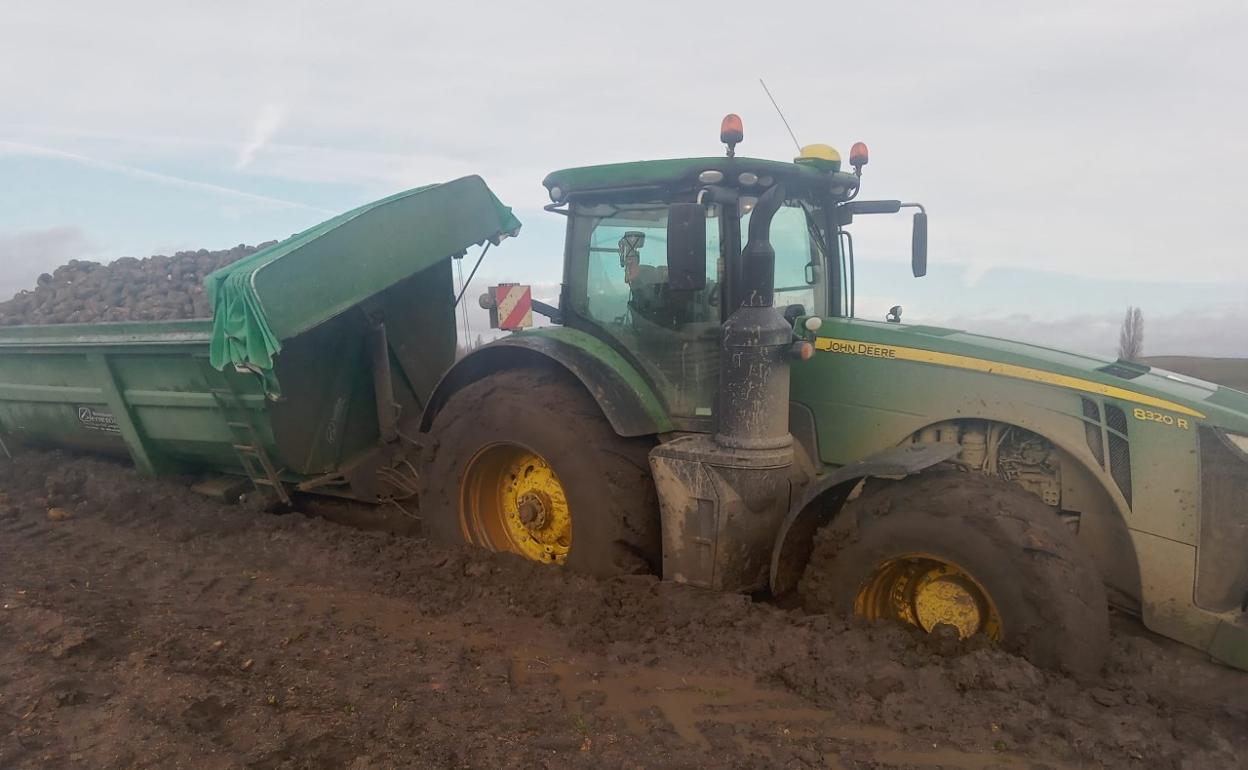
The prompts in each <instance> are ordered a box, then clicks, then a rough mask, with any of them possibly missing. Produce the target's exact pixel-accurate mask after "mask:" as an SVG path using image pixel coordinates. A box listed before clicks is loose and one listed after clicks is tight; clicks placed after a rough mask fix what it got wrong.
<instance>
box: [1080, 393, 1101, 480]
mask: <svg viewBox="0 0 1248 770" xmlns="http://www.w3.org/2000/svg"><path fill="white" fill-rule="evenodd" d="M1083 416H1084V419H1085V420H1087V422H1085V423H1084V424H1083V433H1084V436H1085V437H1086V438H1087V440H1088V450H1089V451H1091V452H1092V456H1093V457H1095V458H1096V461H1097V462H1098V463H1100V465H1101V467H1102V468H1104V467H1105V440H1104V439H1103V438H1101V408H1100V407H1099V406H1097V404H1096V402H1095V401H1093V400H1092V399H1090V398H1085V399H1083Z"/></svg>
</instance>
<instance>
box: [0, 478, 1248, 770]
mask: <svg viewBox="0 0 1248 770" xmlns="http://www.w3.org/2000/svg"><path fill="white" fill-rule="evenodd" d="M0 490H2V491H3V498H0V606H2V608H0V767H3V768H35V767H40V768H42V767H90V768H131V767H160V768H173V767H196V768H201V767H202V768H235V767H247V768H258V769H259V768H266V769H268V768H271V769H277V768H349V769H352V770H362V769H363V768H373V767H483V768H493V767H517V768H531V767H538V768H541V767H545V768H564V767H572V768H576V767H586V768H589V767H593V768H616V767H620V768H724V767H743V768H755V767H756V768H764V767H784V768H808V767H818V768H888V767H948V768H1071V767H1139V768H1145V767H1147V768H1231V767H1241V766H1243V758H1244V757H1248V675H1245V674H1243V673H1241V672H1236V671H1231V670H1228V669H1225V668H1221V667H1218V666H1216V665H1213V664H1211V663H1208V662H1206V661H1205V660H1203V659H1202V658H1201V656H1200V655H1199V654H1197V653H1196V652H1194V651H1192V650H1189V649H1187V648H1183V647H1180V646H1177V645H1174V644H1171V643H1168V642H1166V641H1164V640H1161V639H1158V638H1157V637H1154V636H1151V635H1149V634H1148V633H1147V632H1145V631H1143V630H1142V629H1141V628H1140V627H1139V626H1138V625H1136V624H1134V623H1133V622H1132V621H1129V620H1126V619H1122V618H1118V619H1116V620H1115V626H1116V627H1115V633H1114V640H1113V646H1112V651H1111V656H1110V663H1109V665H1108V666H1107V669H1106V670H1105V672H1104V674H1103V675H1102V676H1099V677H1097V678H1096V679H1094V680H1091V681H1085V682H1077V681H1075V680H1072V679H1068V678H1064V677H1061V676H1058V675H1055V674H1052V673H1048V672H1044V671H1040V670H1038V669H1036V668H1034V667H1032V666H1031V665H1030V664H1029V663H1027V662H1026V661H1024V660H1022V659H1020V658H1016V657H1013V656H1010V655H1007V654H1005V653H1003V652H1001V651H999V650H995V649H992V648H991V647H988V646H985V645H983V644H979V643H973V644H960V643H957V642H956V640H949V639H931V638H924V637H919V636H916V635H914V634H912V633H911V632H910V631H909V629H907V628H904V627H898V626H888V625H875V626H866V625H861V624H857V623H854V622H849V621H845V620H841V619H837V618H831V617H826V616H809V615H804V614H802V613H800V612H799V611H796V610H785V609H781V608H778V607H775V606H773V605H770V604H767V603H761V602H752V601H750V600H749V599H748V598H746V597H741V596H732V595H720V594H713V593H708V592H704V591H701V590H697V589H691V588H687V587H684V586H678V585H672V584H666V583H661V582H659V581H657V580H655V579H654V578H652V577H630V578H625V579H615V580H592V579H588V578H584V577H581V576H578V575H575V574H570V573H568V572H565V571H561V570H557V569H551V568H543V567H540V566H537V565H533V564H529V563H526V562H522V561H519V560H517V559H515V558H512V557H509V556H506V555H497V554H486V553H481V552H469V551H466V550H460V549H454V548H449V549H448V548H446V547H443V546H440V545H431V544H428V543H426V542H424V541H422V540H420V539H418V538H415V537H411V536H403V535H395V534H392V533H389V532H385V531H364V530H360V529H355V528H348V527H345V526H342V525H340V524H336V523H333V522H331V521H328V520H326V519H324V518H318V517H310V516H305V515H302V514H300V513H291V514H286V515H280V516H279V515H274V514H271V513H265V512H264V511H262V510H261V509H260V507H259V506H258V505H255V504H245V505H243V506H233V507H229V506H223V505H218V504H216V503H213V502H210V501H208V500H206V499H204V498H200V497H198V496H196V495H195V494H194V493H192V492H190V491H189V489H188V488H187V480H159V481H154V480H147V479H141V478H139V477H138V476H137V475H136V474H135V473H134V471H133V470H131V469H129V468H128V467H125V466H121V465H117V464H112V463H110V462H106V461H101V460H97V459H86V458H75V457H71V456H68V455H62V454H56V453H47V454H44V453H27V454H24V455H21V456H19V457H18V458H17V459H16V460H14V461H11V462H9V461H4V460H3V459H0ZM53 508H56V509H60V510H61V512H62V513H61V514H58V515H56V516H53V517H49V513H48V512H49V510H50V509H53ZM319 510H320V511H321V512H322V513H323V512H324V511H325V510H328V509H326V508H321V509H319ZM355 515H356V516H357V517H358V518H367V512H366V511H365V512H359V511H357V512H356V513H355Z"/></svg>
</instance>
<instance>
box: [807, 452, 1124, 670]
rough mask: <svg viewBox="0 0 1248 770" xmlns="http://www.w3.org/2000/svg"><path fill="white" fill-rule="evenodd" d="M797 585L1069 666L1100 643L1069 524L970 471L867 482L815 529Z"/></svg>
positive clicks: (1022, 494) (1096, 597)
mask: <svg viewBox="0 0 1248 770" xmlns="http://www.w3.org/2000/svg"><path fill="white" fill-rule="evenodd" d="M799 591H800V593H801V596H802V599H803V603H804V605H805V606H806V608H807V609H809V610H813V611H833V612H839V613H844V614H850V613H852V614H855V615H858V616H860V617H864V618H866V619H868V620H884V619H892V620H901V621H904V622H906V623H910V624H912V625H915V626H918V627H919V628H922V629H924V630H925V631H928V632H931V631H933V630H934V629H935V628H936V627H937V626H938V625H945V626H952V627H953V628H954V629H956V630H957V632H958V635H959V636H960V637H962V638H967V637H970V636H973V635H975V634H984V635H985V636H987V637H989V638H990V639H992V640H994V641H996V642H998V643H1000V645H1001V646H1002V647H1004V648H1005V649H1007V650H1010V651H1012V652H1016V653H1019V654H1021V655H1023V656H1024V657H1026V658H1028V659H1029V660H1030V661H1031V662H1032V663H1034V664H1036V665H1038V666H1041V667H1044V668H1051V669H1057V670H1061V671H1066V672H1067V673H1071V674H1075V675H1079V676H1086V675H1092V674H1095V673H1096V672H1097V671H1098V670H1099V669H1100V667H1101V665H1102V664H1103V662H1104V660H1105V656H1106V654H1107V651H1108V647H1109V615H1108V605H1107V601H1106V597H1105V588H1104V586H1103V585H1102V582H1101V578H1100V575H1099V573H1098V572H1097V569H1096V565H1095V564H1094V563H1093V562H1092V560H1091V558H1090V557H1089V556H1088V555H1087V554H1086V553H1085V552H1084V551H1083V550H1082V549H1081V548H1080V547H1079V545H1078V543H1077V542H1076V540H1075V536H1074V533H1072V532H1071V531H1070V529H1069V528H1068V527H1067V526H1066V525H1065V524H1064V523H1063V522H1062V521H1061V519H1059V518H1058V517H1057V516H1055V515H1054V514H1053V512H1052V511H1051V510H1050V509H1049V508H1048V507H1047V506H1045V505H1044V503H1042V502H1041V501H1040V500H1039V499H1037V498H1036V497H1035V496H1034V495H1032V494H1030V493H1028V492H1026V491H1025V490H1022V489H1019V488H1018V487H1017V486H1015V485H1013V484H1010V483H1008V482H1005V481H1002V480H999V479H993V478H988V477H984V476H980V475H977V474H969V473H962V472H959V471H945V470H941V471H934V472H930V473H924V474H920V475H918V476H912V477H910V478H906V479H903V480H901V481H897V482H892V483H886V484H884V485H881V486H877V487H875V488H874V489H873V488H871V487H868V488H867V491H866V492H865V493H864V494H863V495H862V496H861V497H859V498H858V499H857V500H854V501H853V502H851V503H850V504H849V505H847V506H846V508H845V510H844V511H842V512H841V514H840V515H838V516H837V518H836V519H834V520H833V521H832V522H831V523H830V524H828V525H827V526H825V527H824V529H823V530H821V531H820V533H819V535H818V536H817V538H816V543H815V549H814V552H813V554H812V555H811V559H810V562H809V563H808V564H807V567H806V571H805V574H804V575H803V577H802V581H801V583H800V584H799Z"/></svg>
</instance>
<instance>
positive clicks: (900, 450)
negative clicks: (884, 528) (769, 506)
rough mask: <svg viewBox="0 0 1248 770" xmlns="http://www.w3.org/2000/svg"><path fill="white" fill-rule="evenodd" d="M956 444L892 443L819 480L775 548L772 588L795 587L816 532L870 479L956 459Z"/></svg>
mask: <svg viewBox="0 0 1248 770" xmlns="http://www.w3.org/2000/svg"><path fill="white" fill-rule="evenodd" d="M960 451H961V447H960V446H959V445H957V444H903V445H901V446H895V447H889V448H887V449H883V450H881V451H879V452H876V453H875V454H873V455H870V456H868V457H865V458H863V459H862V460H859V461H858V462H856V463H850V464H849V465H845V466H842V467H840V468H837V469H836V470H834V471H832V472H831V473H828V474H826V475H824V476H820V477H819V478H817V479H815V481H813V482H812V483H811V484H810V485H809V486H807V487H806V490H805V492H804V493H803V494H802V497H801V498H800V499H799V500H798V503H797V505H794V506H793V507H792V508H790V509H789V512H788V514H787V515H786V516H785V517H784V521H782V522H781V523H780V529H779V531H778V532H777V534H776V542H775V545H774V546H773V548H772V552H771V592H772V594H774V595H776V596H779V595H781V594H783V593H786V592H787V591H789V590H791V589H793V588H794V587H795V586H796V585H797V581H798V579H799V578H800V577H801V574H802V569H803V568H804V567H805V565H806V562H807V560H809V558H810V554H811V551H812V550H813V547H814V539H815V533H816V532H818V531H819V528H820V527H822V526H823V525H824V524H827V523H828V522H829V521H831V520H832V518H833V517H834V516H835V515H836V513H837V512H838V511H839V510H840V509H841V506H843V505H844V504H845V501H846V500H847V499H849V495H850V494H851V493H852V492H853V491H854V488H855V487H857V486H858V483H859V482H860V481H862V480H863V479H865V478H870V477H873V476H884V477H889V478H896V477H899V476H909V475H911V474H913V473H918V472H919V471H922V470H926V469H928V468H931V467H933V466H936V465H939V464H940V463H943V462H947V461H949V460H952V459H953V458H954V457H956V456H957V455H958V453H959V452H960Z"/></svg>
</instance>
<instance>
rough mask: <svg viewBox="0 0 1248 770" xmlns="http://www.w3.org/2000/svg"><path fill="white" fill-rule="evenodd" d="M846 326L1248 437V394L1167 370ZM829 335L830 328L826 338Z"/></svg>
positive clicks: (924, 354)
mask: <svg viewBox="0 0 1248 770" xmlns="http://www.w3.org/2000/svg"><path fill="white" fill-rule="evenodd" d="M841 328H842V329H843V330H845V332H846V334H845V336H846V337H849V338H851V339H852V340H855V341H858V340H860V341H862V342H866V343H876V344H880V345H888V346H897V348H898V350H897V354H898V355H899V357H905V358H910V359H911V360H920V361H924V362H926V363H932V364H936V365H945V366H951V367H955V368H962V369H971V370H976V371H982V372H985V373H990V374H997V375H1001V376H1006V377H1016V378H1018V379H1024V380H1030V381H1033V382H1035V381H1039V382H1044V383H1046V384H1051V385H1054V386H1056V387H1064V388H1070V389H1073V390H1082V391H1085V392H1091V393H1099V394H1101V395H1105V396H1109V397H1112V398H1117V399H1119V400H1122V401H1126V402H1135V403H1140V404H1142V405H1144V406H1149V405H1151V406H1153V407H1155V408H1159V409H1162V410H1164V409H1166V408H1167V405H1169V408H1172V409H1175V410H1176V411H1179V412H1181V413H1187V414H1189V415H1190V416H1192V417H1195V418H1196V419H1198V420H1201V421H1203V422H1207V423H1208V424H1211V425H1216V426H1219V427H1223V428H1227V429H1230V430H1232V431H1235V432H1239V433H1248V393H1243V392H1240V391H1238V390H1234V389H1232V388H1227V387H1223V386H1219V385H1216V384H1214V383H1211V382H1206V381H1204V380H1200V379H1197V378H1195V377H1188V376H1186V375H1182V374H1176V373H1174V372H1170V371H1167V370H1165V369H1159V368H1154V367H1149V366H1147V365H1144V364H1135V363H1130V362H1122V361H1115V360H1113V359H1110V358H1104V357H1098V356H1092V355H1082V354H1077V353H1071V352H1069V351H1064V350H1057V349H1053V348H1047V347H1043V346H1040V345H1029V344H1026V343H1023V342H1015V341H1013V340H1004V339H998V338H996V337H989V336H986V335H982V334H971V333H969V332H963V331H958V330H956V329H944V328H940V327H934V326H909V325H906V324H892V323H879V322H874V321H862V320H853V321H849V322H847V323H846V324H845V325H844V326H842V327H841ZM828 331H830V329H827V327H825V331H824V332H823V333H825V334H826V333H827V332H828ZM828 344H829V343H828V341H827V340H826V339H824V340H821V341H820V346H821V347H825V348H826V347H827V345H828ZM1158 402H1161V403H1158Z"/></svg>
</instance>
